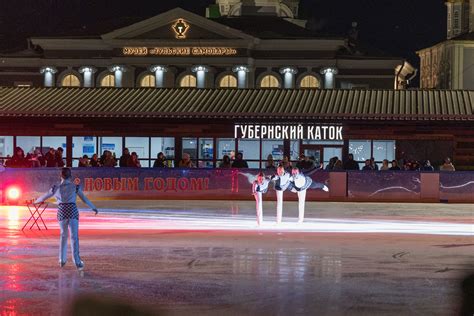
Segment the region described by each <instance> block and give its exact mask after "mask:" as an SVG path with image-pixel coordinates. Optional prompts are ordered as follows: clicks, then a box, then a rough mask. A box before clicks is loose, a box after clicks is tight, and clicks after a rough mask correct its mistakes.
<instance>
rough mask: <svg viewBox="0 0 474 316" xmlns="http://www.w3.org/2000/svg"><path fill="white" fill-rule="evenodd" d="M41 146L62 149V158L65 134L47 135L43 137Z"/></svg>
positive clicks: (64, 151) (64, 153)
mask: <svg viewBox="0 0 474 316" xmlns="http://www.w3.org/2000/svg"><path fill="white" fill-rule="evenodd" d="M43 147H44V148H47V149H49V148H50V147H53V148H54V149H58V148H59V147H61V148H62V149H63V158H66V136H47V137H43Z"/></svg>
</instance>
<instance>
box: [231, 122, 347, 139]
mask: <svg viewBox="0 0 474 316" xmlns="http://www.w3.org/2000/svg"><path fill="white" fill-rule="evenodd" d="M234 137H235V138H239V139H308V140H340V141H342V140H343V138H342V126H341V125H322V124H304V125H303V124H296V125H291V124H235V125H234Z"/></svg>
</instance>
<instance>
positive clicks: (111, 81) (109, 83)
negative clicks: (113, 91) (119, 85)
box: [100, 75, 115, 87]
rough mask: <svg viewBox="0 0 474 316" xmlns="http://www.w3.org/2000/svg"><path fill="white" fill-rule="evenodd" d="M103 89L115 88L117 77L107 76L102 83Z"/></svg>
mask: <svg viewBox="0 0 474 316" xmlns="http://www.w3.org/2000/svg"><path fill="white" fill-rule="evenodd" d="M100 86H101V87H115V77H114V76H113V75H106V76H105V77H104V78H102V80H101V81H100Z"/></svg>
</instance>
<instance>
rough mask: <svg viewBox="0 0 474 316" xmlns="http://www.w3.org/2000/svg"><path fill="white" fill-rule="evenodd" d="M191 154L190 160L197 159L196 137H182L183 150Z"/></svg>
mask: <svg viewBox="0 0 474 316" xmlns="http://www.w3.org/2000/svg"><path fill="white" fill-rule="evenodd" d="M184 153H187V154H189V155H190V156H191V160H195V159H197V138H183V152H182V154H184Z"/></svg>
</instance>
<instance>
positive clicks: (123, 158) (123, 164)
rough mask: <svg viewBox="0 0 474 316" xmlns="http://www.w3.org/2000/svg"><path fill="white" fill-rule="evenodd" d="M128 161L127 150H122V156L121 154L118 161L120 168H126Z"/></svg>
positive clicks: (128, 152)
mask: <svg viewBox="0 0 474 316" xmlns="http://www.w3.org/2000/svg"><path fill="white" fill-rule="evenodd" d="M129 160H130V151H129V150H128V148H124V149H123V154H122V156H121V157H120V160H119V166H120V168H125V167H128V161H129Z"/></svg>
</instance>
